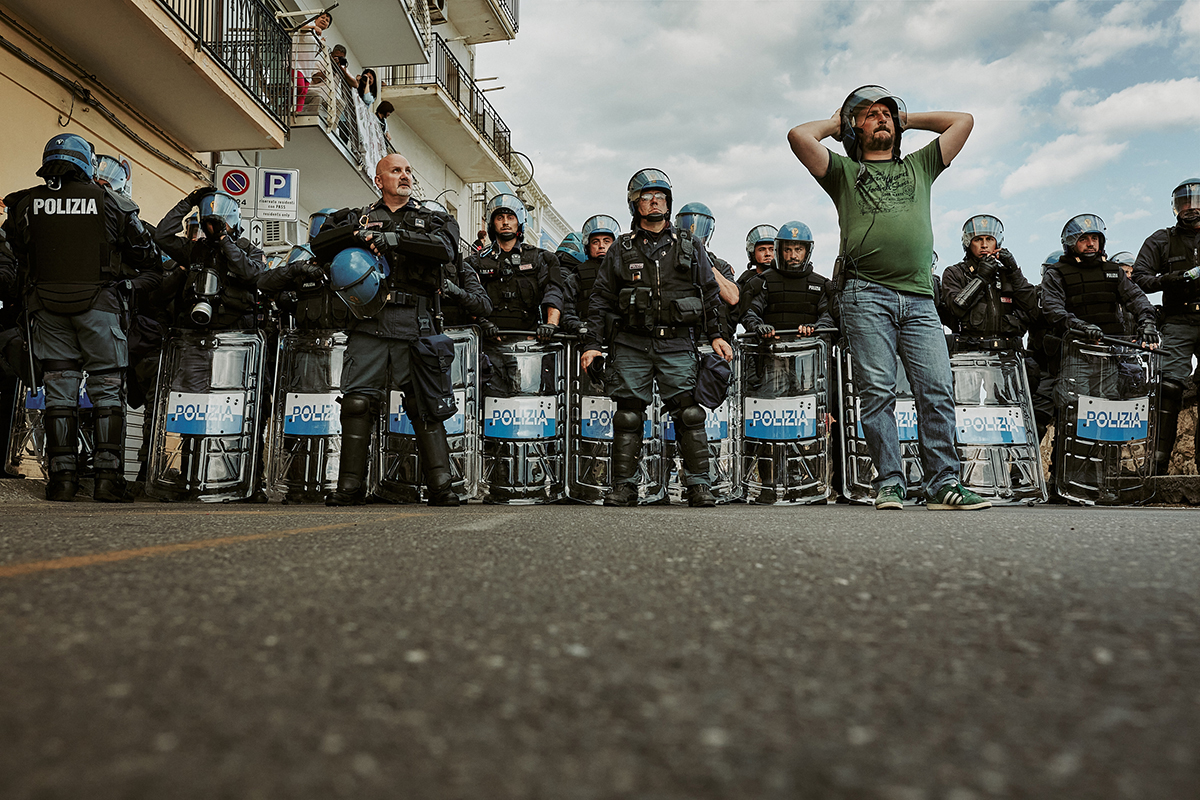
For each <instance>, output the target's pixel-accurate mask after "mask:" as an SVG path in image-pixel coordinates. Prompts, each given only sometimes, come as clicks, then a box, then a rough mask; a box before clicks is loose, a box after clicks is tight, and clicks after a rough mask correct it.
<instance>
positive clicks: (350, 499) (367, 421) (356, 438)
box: [325, 394, 377, 506]
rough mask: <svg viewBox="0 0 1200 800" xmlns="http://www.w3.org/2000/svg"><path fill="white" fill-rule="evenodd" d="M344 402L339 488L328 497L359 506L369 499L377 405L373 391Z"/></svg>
mask: <svg viewBox="0 0 1200 800" xmlns="http://www.w3.org/2000/svg"><path fill="white" fill-rule="evenodd" d="M341 404H342V457H341V465H340V467H339V469H338V483H337V490H336V491H335V492H333V493H332V494H330V495H329V496H328V497H326V498H325V504H326V505H330V506H355V505H363V504H364V503H366V502H367V468H368V462H369V461H370V457H371V432H372V431H373V430H374V429H375V423H376V416H377V412H376V405H375V402H374V401H373V400H372V399H371V397H370V396H369V395H365V394H348V395H345V396H344V397H342V398H341Z"/></svg>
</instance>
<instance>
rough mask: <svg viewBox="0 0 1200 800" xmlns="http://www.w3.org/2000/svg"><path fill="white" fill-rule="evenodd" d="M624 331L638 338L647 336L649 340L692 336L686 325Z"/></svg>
mask: <svg viewBox="0 0 1200 800" xmlns="http://www.w3.org/2000/svg"><path fill="white" fill-rule="evenodd" d="M626 330H628V331H629V332H630V333H634V334H637V335H638V336H649V337H650V338H651V339H675V338H677V337H680V336H691V335H692V329H691V327H690V326H688V325H674V326H673V325H656V326H654V327H652V328H627V329H626Z"/></svg>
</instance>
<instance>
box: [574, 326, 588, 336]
mask: <svg viewBox="0 0 1200 800" xmlns="http://www.w3.org/2000/svg"><path fill="white" fill-rule="evenodd" d="M575 335H576V336H578V337H579V338H580V339H583V338H584V337H586V336H587V335H588V326H587V323H586V322H585V323H583V324H581V325H580V326H579V327H578V328H577V329H576V330H575Z"/></svg>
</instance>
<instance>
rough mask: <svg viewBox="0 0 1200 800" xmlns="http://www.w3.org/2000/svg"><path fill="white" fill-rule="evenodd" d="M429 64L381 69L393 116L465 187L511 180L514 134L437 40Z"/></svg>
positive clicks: (461, 67)
mask: <svg viewBox="0 0 1200 800" xmlns="http://www.w3.org/2000/svg"><path fill="white" fill-rule="evenodd" d="M431 55H432V59H431V63H429V64H419V65H416V66H413V65H398V66H391V67H379V68H378V69H377V70H376V72H377V73H378V75H379V85H380V87H381V92H380V93H381V95H382V97H383V98H384V99H386V100H390V101H391V102H392V105H394V106H395V107H396V116H397V117H399V118H400V119H401V120H403V121H404V124H405V125H407V126H408V127H410V128H412V130H413V132H414V133H415V134H416V135H417V136H419V137H420V138H421V139H422V140H423V141H425V142H426V143H427V144H428V145H429V146H430V147H431V148H432V149H433V151H434V152H435V153H437V154H438V156H439V157H440V158H441V159H442V160H443V161H445V162H446V165H447V166H448V167H450V169H451V170H453V171H454V172H455V173H456V174H457V175H458V176H459V177H460V178H462V180H464V181H465V182H467V183H482V182H485V181H506V180H510V179H511V178H512V170H513V168H514V163H515V162H516V160H517V159H516V157H515V156H514V155H513V152H512V134H511V133H510V131H509V130H508V126H507V125H505V124H504V120H502V119H500V115H499V114H497V113H496V109H494V108H492V104H491V103H489V102H488V101H487V98H486V97H484V95H483V92H482V91H480V89H479V87H478V86H476V85H475V81H473V80H472V79H471V76H470V74H469V73H468V72H467V70H465V69H464V68H463V66H462V64H460V63H459V61H458V59H457V58H455V57H454V54H453V53H451V52H450V48H448V47H447V46H446V42H445V41H443V40H442V37H441V36H438V35H437V34H434V46H433V48H432V53H431Z"/></svg>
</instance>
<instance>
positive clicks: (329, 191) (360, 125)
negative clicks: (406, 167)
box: [260, 37, 390, 209]
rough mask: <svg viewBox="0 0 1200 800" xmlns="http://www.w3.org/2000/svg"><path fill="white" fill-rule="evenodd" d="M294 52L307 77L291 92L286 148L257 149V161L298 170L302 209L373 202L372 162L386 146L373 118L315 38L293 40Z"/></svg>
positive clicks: (384, 152)
mask: <svg viewBox="0 0 1200 800" xmlns="http://www.w3.org/2000/svg"><path fill="white" fill-rule="evenodd" d="M294 52H295V62H294V63H295V64H296V65H297V67H298V68H300V70H301V71H302V72H304V73H305V74H307V75H308V76H309V78H310V80H312V82H311V83H310V84H309V85H308V87H307V91H305V92H304V93H303V94H300V92H299V89H298V88H297V89H295V90H294V91H293V93H292V94H291V96H290V97H291V99H290V100H289V104H290V109H291V114H290V120H291V131H290V133H289V137H288V139H289V141H288V145H287V147H286V148H285V149H283V150H273V151H270V150H269V151H264V152H262V153H261V154H260V155H261V159H262V165H263V166H265V167H278V168H288V169H299V170H300V205H301V206H303V207H304V208H309V209H316V208H326V207H332V208H347V207H350V206H364V205H367V204H369V203H372V202H374V201H375V200H376V199H378V197H379V190H378V189H376V188H375V182H374V176H375V165H376V164H377V163H379V159H381V158H383V157H384V156H385V155H387V153H388V152H389V150H390V147H389V145H388V142H387V140H386V139H385V138H384V135H383V128H382V127H381V126H380V124H379V120H378V118H377V117H376V116H375V114H374V113H372V111H371V110H370V109H369V108H367V106H366V104H365V103H363V102H362V100H361V99H360V98H359V96H358V92H357V91H355V90H354V89H352V88H350V86H349V85H348V84H347V83H346V82H345V80H344V79H343V78H342V73H341V70H340V68H339V67H338V66H337V65H336V64H334V63H333V62H332V60H331V59H330V57H329V52H328V51H327V50H325V49H324V48H323V47H320V46H319V45H318V44H317V42H316V40H315V39H313V38H311V37H308V38H307V39H305V38H300V39H298V40H297V42H296V43H295V45H294ZM318 76H319V79H317V78H318Z"/></svg>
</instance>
